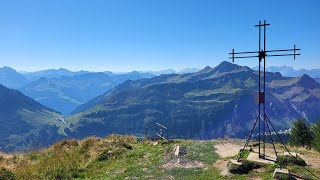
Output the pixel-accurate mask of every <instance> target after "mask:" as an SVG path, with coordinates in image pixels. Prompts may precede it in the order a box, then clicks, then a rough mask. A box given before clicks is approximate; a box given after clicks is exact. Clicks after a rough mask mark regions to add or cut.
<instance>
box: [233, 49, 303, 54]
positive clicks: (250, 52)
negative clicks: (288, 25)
mask: <svg viewBox="0 0 320 180" xmlns="http://www.w3.org/2000/svg"><path fill="white" fill-rule="evenodd" d="M300 50H301V49H277V50H269V51H265V52H266V53H268V52H286V51H300ZM254 53H259V51H248V52H232V53H229V54H254Z"/></svg>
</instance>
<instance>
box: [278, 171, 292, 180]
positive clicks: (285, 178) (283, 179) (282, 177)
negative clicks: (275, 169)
mask: <svg viewBox="0 0 320 180" xmlns="http://www.w3.org/2000/svg"><path fill="white" fill-rule="evenodd" d="M274 179H277V180H290V179H291V177H290V174H280V173H279V174H276V175H275V176H274Z"/></svg>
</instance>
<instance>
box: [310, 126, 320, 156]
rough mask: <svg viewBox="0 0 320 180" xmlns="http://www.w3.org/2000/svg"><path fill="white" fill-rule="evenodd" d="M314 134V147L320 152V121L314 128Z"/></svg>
mask: <svg viewBox="0 0 320 180" xmlns="http://www.w3.org/2000/svg"><path fill="white" fill-rule="evenodd" d="M312 132H313V135H314V139H313V143H312V145H313V147H314V148H315V149H316V150H317V151H320V120H319V121H318V122H317V123H316V124H315V125H314V126H313V128H312Z"/></svg>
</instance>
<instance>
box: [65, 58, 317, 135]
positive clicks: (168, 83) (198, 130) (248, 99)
mask: <svg viewBox="0 0 320 180" xmlns="http://www.w3.org/2000/svg"><path fill="white" fill-rule="evenodd" d="M266 80H267V94H266V96H267V97H266V99H267V100H266V101H267V103H266V105H267V107H266V109H267V114H268V115H269V118H270V119H271V120H272V121H273V122H274V124H275V125H276V127H277V128H278V129H287V128H290V127H291V125H292V122H293V121H294V120H296V118H298V117H300V116H303V117H305V118H306V119H307V120H309V121H310V122H314V121H315V120H316V117H319V116H320V85H319V83H317V82H316V81H314V80H313V79H312V78H310V77H309V76H307V75H303V76H301V77H297V78H286V77H283V76H282V75H281V74H280V73H267V76H266ZM257 89H258V75H257V72H255V71H253V70H251V69H250V68H248V67H245V66H238V65H235V64H231V63H229V62H222V63H221V64H220V65H218V66H217V67H215V68H210V67H206V68H204V69H202V70H200V71H198V72H195V73H188V74H170V75H160V76H157V77H153V78H150V79H141V80H137V81H126V82H124V83H122V84H120V85H118V86H117V87H115V88H113V89H111V90H110V91H108V92H107V93H105V94H103V95H101V96H99V97H96V98H95V99H93V100H91V101H89V102H88V103H87V104H85V105H83V106H82V107H81V108H82V109H81V111H83V112H81V113H78V114H75V115H74V116H73V117H70V118H69V119H67V121H68V123H69V124H70V127H71V129H73V130H74V132H77V133H73V132H69V135H70V136H73V137H85V136H89V135H98V136H105V135H106V134H111V133H120V134H136V135H144V134H145V131H146V128H147V127H149V126H152V125H154V124H155V123H156V122H158V123H162V124H165V125H167V126H168V127H169V129H171V133H173V132H172V129H174V127H175V129H176V134H177V137H180V138H200V139H209V138H215V137H224V136H231V137H244V136H245V135H247V133H248V131H249V130H250V129H251V128H252V125H253V123H254V121H255V119H256V116H257V115H256V111H257V103H256V99H257ZM76 112H79V111H76Z"/></svg>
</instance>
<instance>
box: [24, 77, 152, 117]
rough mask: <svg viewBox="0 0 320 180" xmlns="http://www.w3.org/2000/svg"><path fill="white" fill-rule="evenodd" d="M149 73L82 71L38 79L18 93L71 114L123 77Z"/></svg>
mask: <svg viewBox="0 0 320 180" xmlns="http://www.w3.org/2000/svg"><path fill="white" fill-rule="evenodd" d="M142 75H145V76H148V77H153V76H154V75H151V74H140V73H138V72H132V73H127V74H118V75H112V76H110V75H107V74H105V73H84V74H79V75H74V76H60V77H59V78H53V79H48V78H40V79H39V80H36V81H33V82H31V83H29V84H27V85H25V86H24V87H22V88H20V90H21V92H23V93H24V94H26V95H28V96H30V97H32V98H34V99H35V100H37V101H38V102H40V103H41V104H43V105H46V106H48V107H50V108H53V109H55V110H57V111H59V112H61V113H62V114H64V115H68V114H70V113H71V112H72V111H73V110H74V109H75V108H76V107H77V106H79V105H81V104H83V103H86V102H87V101H88V100H90V99H92V98H94V97H96V96H98V95H101V94H103V93H104V92H106V91H108V90H110V89H111V88H113V87H115V86H116V85H118V84H120V83H122V82H124V81H126V80H137V79H142V78H144V76H142Z"/></svg>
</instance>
